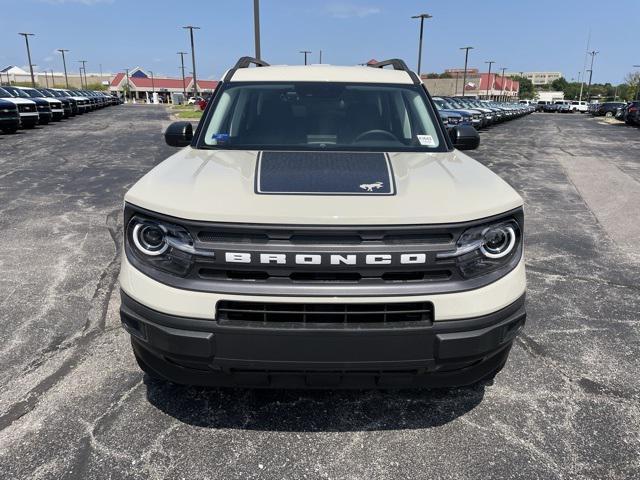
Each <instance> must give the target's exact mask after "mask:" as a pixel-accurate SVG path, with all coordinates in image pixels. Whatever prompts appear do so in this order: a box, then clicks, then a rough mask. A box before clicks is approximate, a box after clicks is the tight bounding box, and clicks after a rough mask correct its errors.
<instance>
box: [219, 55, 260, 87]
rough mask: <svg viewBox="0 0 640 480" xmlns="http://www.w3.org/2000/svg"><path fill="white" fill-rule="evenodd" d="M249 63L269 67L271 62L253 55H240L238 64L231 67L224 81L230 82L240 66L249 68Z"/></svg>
mask: <svg viewBox="0 0 640 480" xmlns="http://www.w3.org/2000/svg"><path fill="white" fill-rule="evenodd" d="M249 65H255V66H256V67H268V66H269V64H268V63H267V62H265V61H264V60H259V59H257V58H253V57H240V58H239V59H238V61H237V62H236V64H235V65H234V66H233V68H232V69H230V70H229V71H228V72H227V74H226V75H225V76H224V79H223V80H222V81H223V82H228V81H230V80H231V78H232V77H233V74H234V73H236V70H238V69H239V68H249Z"/></svg>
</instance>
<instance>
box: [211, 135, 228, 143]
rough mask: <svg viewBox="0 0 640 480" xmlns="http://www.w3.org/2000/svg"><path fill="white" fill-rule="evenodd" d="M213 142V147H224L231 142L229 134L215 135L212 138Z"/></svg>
mask: <svg viewBox="0 0 640 480" xmlns="http://www.w3.org/2000/svg"><path fill="white" fill-rule="evenodd" d="M211 140H213V142H212V144H213V145H224V144H225V143H227V142H228V141H229V134H228V133H214V134H213V135H212V137H211Z"/></svg>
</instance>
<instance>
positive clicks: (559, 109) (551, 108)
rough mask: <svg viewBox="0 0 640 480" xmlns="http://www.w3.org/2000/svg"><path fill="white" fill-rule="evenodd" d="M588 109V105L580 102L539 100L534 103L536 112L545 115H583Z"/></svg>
mask: <svg viewBox="0 0 640 480" xmlns="http://www.w3.org/2000/svg"><path fill="white" fill-rule="evenodd" d="M588 108H589V103H588V102H585V101H582V100H555V101H549V100H539V101H538V102H536V103H535V109H536V112H545V113H574V112H580V113H584V112H586V111H587V110H588Z"/></svg>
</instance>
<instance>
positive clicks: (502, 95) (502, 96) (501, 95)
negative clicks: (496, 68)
mask: <svg viewBox="0 0 640 480" xmlns="http://www.w3.org/2000/svg"><path fill="white" fill-rule="evenodd" d="M506 69H507V67H502V82H501V83H502V92H501V93H500V97H501V101H503V102H504V71H505V70H506Z"/></svg>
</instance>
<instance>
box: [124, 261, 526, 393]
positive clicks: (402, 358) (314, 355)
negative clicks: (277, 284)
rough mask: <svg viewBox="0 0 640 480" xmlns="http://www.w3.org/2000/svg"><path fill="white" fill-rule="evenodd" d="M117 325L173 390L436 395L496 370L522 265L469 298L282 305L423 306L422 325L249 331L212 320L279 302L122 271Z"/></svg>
mask: <svg viewBox="0 0 640 480" xmlns="http://www.w3.org/2000/svg"><path fill="white" fill-rule="evenodd" d="M120 284H121V287H122V306H121V319H122V323H123V325H124V328H125V329H126V330H127V331H128V332H129V333H130V334H131V337H132V343H133V348H134V351H135V353H136V355H137V356H138V358H139V360H140V361H141V362H143V363H144V364H146V366H147V367H148V368H149V369H150V370H152V371H154V372H157V374H158V375H159V376H161V377H164V378H166V379H168V380H171V381H173V382H175V383H183V384H194V385H209V386H258V387H272V388H273V387H300V388H314V387H318V388H320V387H336V388H350V387H351V388H375V387H390V386H398V387H426V386H431V387H442V386H456V385H468V384H472V383H475V382H477V381H479V380H481V379H483V378H485V377H486V376H488V375H491V374H492V373H493V372H495V371H496V370H499V369H500V368H501V367H502V365H503V364H504V362H505V361H506V357H507V355H508V352H509V349H510V346H511V343H512V341H513V338H514V337H515V336H516V334H517V332H518V331H519V330H520V329H521V328H522V326H523V325H524V321H525V310H524V291H525V272H524V261H521V262H520V264H519V265H518V266H517V267H516V268H515V269H514V270H513V271H511V272H510V273H508V274H507V275H505V276H504V277H502V278H501V279H499V280H497V281H495V282H493V283H491V284H489V285H487V286H485V287H482V288H478V289H475V290H469V291H463V292H457V293H448V294H437V295H428V296H414V297H386V298H385V297H321V298H318V297H314V298H306V297H286V298H287V300H286V301H288V302H293V303H296V302H309V301H314V302H326V303H331V302H351V303H357V302H374V303H375V302H385V301H387V302H388V301H390V298H393V301H398V302H401V301H429V302H432V303H433V306H434V313H435V315H434V321H432V322H430V323H428V324H420V325H410V326H407V325H402V326H395V325H394V326H391V327H387V326H383V327H380V326H370V325H367V326H365V325H338V326H336V325H330V324H329V325H322V326H317V325H313V326H311V327H307V326H303V327H300V326H299V325H298V326H295V325H294V326H293V327H292V326H291V325H288V326H283V325H282V324H279V323H278V324H266V325H259V326H256V325H248V324H238V323H233V324H229V323H225V322H218V321H217V320H216V315H215V312H216V305H217V303H218V302H219V301H221V300H225V299H227V300H241V301H256V300H259V301H270V302H274V301H275V302H282V301H283V300H284V299H283V297H265V296H262V297H250V296H233V295H223V294H213V293H205V292H194V291H188V290H182V289H177V288H173V287H170V286H167V285H164V284H161V283H159V282H157V281H155V280H153V279H151V278H149V277H147V276H146V275H144V274H143V273H142V272H140V271H139V270H137V269H135V268H134V267H133V266H132V265H131V264H129V263H128V261H127V259H126V257H125V258H123V261H122V269H121V274H120Z"/></svg>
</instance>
